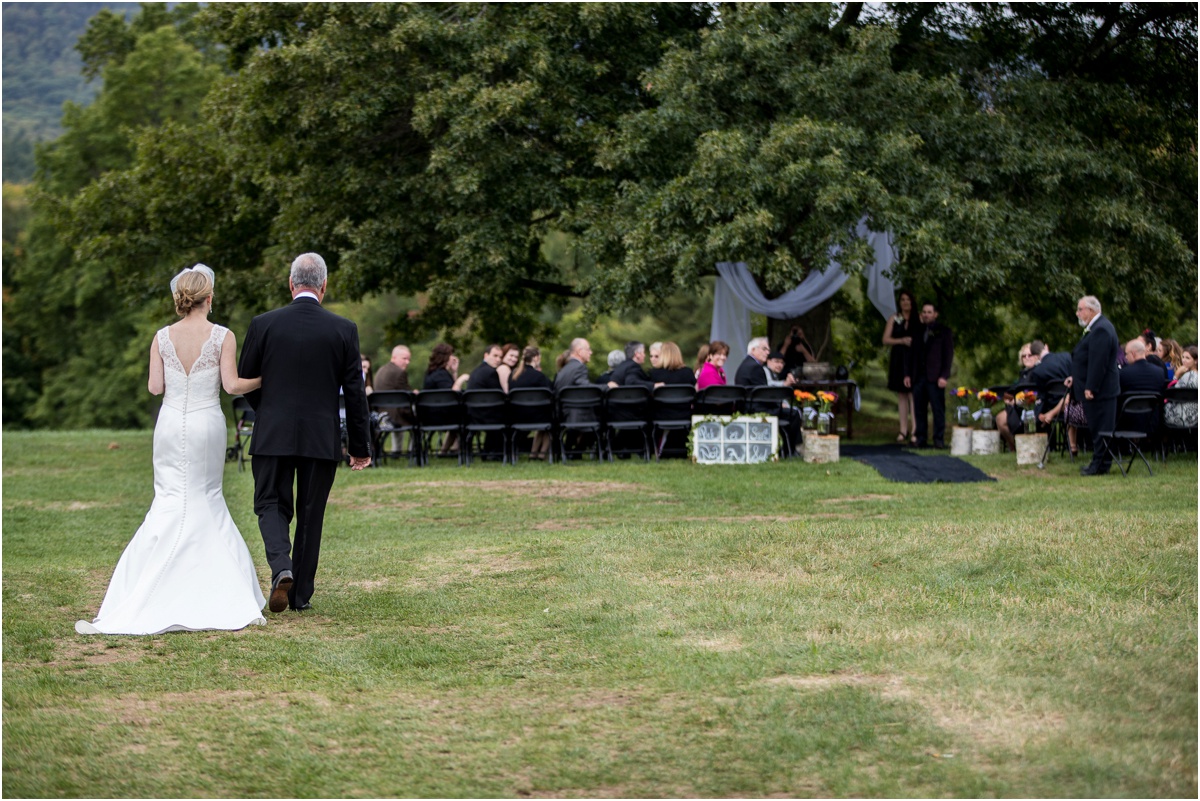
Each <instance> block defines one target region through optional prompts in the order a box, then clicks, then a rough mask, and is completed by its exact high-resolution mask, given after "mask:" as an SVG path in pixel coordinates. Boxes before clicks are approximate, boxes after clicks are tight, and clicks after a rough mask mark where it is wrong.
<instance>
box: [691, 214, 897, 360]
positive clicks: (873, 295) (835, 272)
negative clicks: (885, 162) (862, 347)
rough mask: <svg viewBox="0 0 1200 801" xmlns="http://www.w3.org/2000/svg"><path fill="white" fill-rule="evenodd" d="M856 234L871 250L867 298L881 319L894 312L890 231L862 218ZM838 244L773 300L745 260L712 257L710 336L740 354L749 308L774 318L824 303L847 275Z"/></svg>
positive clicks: (747, 331)
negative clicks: (819, 266) (820, 265)
mask: <svg viewBox="0 0 1200 801" xmlns="http://www.w3.org/2000/svg"><path fill="white" fill-rule="evenodd" d="M856 233H857V234H858V236H860V237H862V238H864V239H866V240H867V241H868V242H869V243H870V244H871V247H872V248H874V250H875V263H874V264H873V265H872V266H871V270H870V272H869V273H868V274H867V297H868V298H870V300H871V303H872V304H874V306H875V308H876V309H878V310H879V313H880V314H882V315H883V317H884V319H887V318H888V317H889V316H891V315H893V314H895V313H896V301H895V295H894V293H895V286H894V284H893V283H892V279H891V276H890V275H889V274H888V272H889V271H890V270H891V267H892V265H893V264H895V263H896V252H895V249H894V248H893V246H892V238H891V235H890V234H887V233H882V232H879V231H872V230H870V229H869V228H867V223H866V218H865V217H864V218H863V219H862V220H860V221H859V223H858V227H857V229H856ZM839 252H840V251H839V249H838V248H836V247H833V248H830V249H829V266H828V267H826V268H825V269H824V270H813V271H812V272H810V273H809V274H808V276H807V277H805V279H804V280H803V281H801V282H800V285H799V286H798V287H796V288H795V289H793V290H790V291H789V292H786V293H784V294H783V295H780V296H779V297H777V298H775V299H774V300H768V299H767V298H766V297H765V296H764V295H763V293H762V291H761V290H760V289H759V288H758V285H757V284H756V283H755V282H754V276H752V275H751V274H750V268H749V267H748V266H747V265H746V263H745V262H741V261H739V262H730V261H722V262H717V272H718V273H719V275H718V277H717V284H716V289H715V292H714V295H713V317H712V331H711V337H710V339H714V340H715V339H719V340H721V341H722V342H726V343H728V345H729V347H730V349H731V351H732V354H731V357H730V358H731V359H732V358H733V356H734V355H738V356H740V354H742V353H744V352H745V345H746V343H747V342H748V341H749V340H750V313H751V312H754V313H756V314H764V315H766V316H767V317H771V318H774V319H777V320H786V319H790V318H792V317H799V316H801V315H802V314H804V313H805V312H807V311H809V310H811V309H813V308H815V307H816V306H818V305H820V304H821V303H824V302H825V301H826V300H828V299H829V298H830V297H832V296H833V293H835V292H837V291H838V290H839V289H841V288H842V284H844V283H846V279H847V278H848V276H847V275H846V273H844V272H843V271H842V267H841V264H839V262H838V260H837V258H838V254H839Z"/></svg>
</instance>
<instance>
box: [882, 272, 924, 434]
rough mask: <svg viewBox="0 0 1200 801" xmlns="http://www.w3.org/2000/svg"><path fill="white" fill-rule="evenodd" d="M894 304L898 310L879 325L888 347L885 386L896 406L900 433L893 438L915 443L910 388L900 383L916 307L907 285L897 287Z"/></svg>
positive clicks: (909, 345)
mask: <svg viewBox="0 0 1200 801" xmlns="http://www.w3.org/2000/svg"><path fill="white" fill-rule="evenodd" d="M897 305H898V306H899V307H900V311H899V312H898V313H897V314H893V315H892V316H891V317H889V318H888V321H887V327H886V328H884V329H883V344H885V345H889V346H891V349H892V352H891V355H890V356H889V358H888V379H887V385H888V389H890V390H891V391H892V392H895V393H896V405H897V407H898V409H899V410H900V433H899V435H897V437H896V442H898V443H900V444H901V445H903V444H904V443H905V442H910V443H911V444H913V445H916V444H917V435H916V433H915V432H916V430H917V417H916V410H915V409H914V408H913V397H912V390H911V389H909V388H908V387H906V386H904V365H905V363H906V362H907V361H908V356H909V350H910V349H911V348H912V335H913V330H914V328H915V325H914V323H916V321H915V320H914V319H913V309H915V308H916V307H917V299H916V298H915V297H913V294H912V293H911V292H909V291H908V290H907V289H901V290H900V296H899V298H898V300H897ZM910 432H911V437H912V438H911V439H909V436H910Z"/></svg>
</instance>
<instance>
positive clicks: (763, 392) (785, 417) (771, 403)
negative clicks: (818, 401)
mask: <svg viewBox="0 0 1200 801" xmlns="http://www.w3.org/2000/svg"><path fill="white" fill-rule="evenodd" d="M794 397H795V394H794V393H793V391H792V390H791V389H790V388H789V387H750V390H749V391H748V392H747V393H746V402H745V408H746V413H747V414H770V415H774V417H775V418H776V419H777V420H778V421H779V436H780V437H781V438H782V440H783V447H782V448H781V450H782V451H783V453H784V455H785V456H784V458H787V457H789V456H791V455H792V448H794V447H795V446H796V443H794V442H792V436H791V433H790V432H789V431H788V428H789V426H791V424H792V407H791V406H790V405H787V406H785V405H784V404H786V403H788V401H790V400H792V399H793V398H794Z"/></svg>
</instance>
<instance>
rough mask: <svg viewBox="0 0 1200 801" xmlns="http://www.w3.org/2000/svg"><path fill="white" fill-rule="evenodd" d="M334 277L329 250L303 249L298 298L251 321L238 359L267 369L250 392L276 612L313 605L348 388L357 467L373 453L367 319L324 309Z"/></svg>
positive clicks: (258, 495) (294, 282)
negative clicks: (364, 342)
mask: <svg viewBox="0 0 1200 801" xmlns="http://www.w3.org/2000/svg"><path fill="white" fill-rule="evenodd" d="M327 286H328V271H327V270H326V268H325V261H324V259H322V258H321V257H320V256H318V255H317V254H316V253H305V254H303V255H300V256H297V257H296V260H295V261H293V262H292V269H291V274H290V275H289V277H288V287H289V288H290V289H291V292H292V302H291V304H290V305H288V306H284V307H283V308H281V309H276V310H274V311H270V312H267V313H266V314H260V315H259V316H258V317H255V318H254V319H253V320H252V321H251V322H250V329H249V331H247V332H246V342H245V345H244V346H243V347H242V358H241V360H240V361H239V363H238V369H239V370H244V371H247V372H245V373H244V374H245V375H261V376H262V377H263V387H262V389H260V390H258V391H257V392H252V393H250V394H249V395H247V396H246V399H247V400H248V401H249V402H250V405H251V406H252V407H253V408H254V410H255V421H254V434H253V437H252V439H251V441H250V454H251V456H253V457H254V458H253V460H252V461H251V467H252V468H253V471H254V513H255V514H257V515H258V527H259V530H260V532H261V533H262V538H263V545H264V546H265V548H266V552H267V563H268V564H269V565H270V566H271V595H270V600H269V601H268V605H269V606H270V609H271V611H272V612H282V611H283V610H284V609H286V608H288V607H289V606H290V607H291V608H292V609H297V610H299V609H308V608H309V607H310V604H309V599H310V598H312V594H313V587H314V583H315V578H316V574H317V561H318V557H319V556H320V551H321V527H322V525H323V523H324V519H325V504H326V503H327V502H328V500H329V490H330V489H332V488H333V479H334V476H335V475H336V473H337V466H338V462H340V461H341V459H342V443H341V431H340V424H339V421H338V394H339V392H338V390H339V389H340V390H341V393H342V394H343V395H344V396H345V399H346V430H347V433H348V435H349V446H348V450H349V452H350V467H351V469H353V470H362V469H363V468H364V467H366V466H367V465H368V464H370V462H371V449H370V429H371V427H370V417H369V414H368V411H367V393H366V386H365V385H364V383H363V374H362V364H361V362H360V360H359V350H358V328H357V326H355V325H354V323H352V322H350V321H349V320H346V319H344V318H342V317H338V316H337V315H336V314H333V313H332V312H328V311H326V310H325V309H323V308H321V300H322V299H323V298H324V297H325V289H326V287H327ZM293 484H294V485H295V491H294V493H293ZM293 514H295V516H296V518H297V519H296V535H295V539H294V540H293V539H292V538H291V537H290V536H289V527H290V525H291V521H292V517H293Z"/></svg>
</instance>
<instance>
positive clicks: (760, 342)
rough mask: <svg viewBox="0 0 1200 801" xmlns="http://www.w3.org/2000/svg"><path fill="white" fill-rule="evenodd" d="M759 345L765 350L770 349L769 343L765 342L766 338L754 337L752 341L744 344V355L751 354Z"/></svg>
mask: <svg viewBox="0 0 1200 801" xmlns="http://www.w3.org/2000/svg"><path fill="white" fill-rule="evenodd" d="M760 345H761V346H762V347H765V348H770V347H771V343H770V342H768V341H767V338H766V337H755V338H754V339H752V340H750V341H749V342H747V343H746V353H747V354H751V353H753V352H754V349H755V348H757V347H759V346H760Z"/></svg>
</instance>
